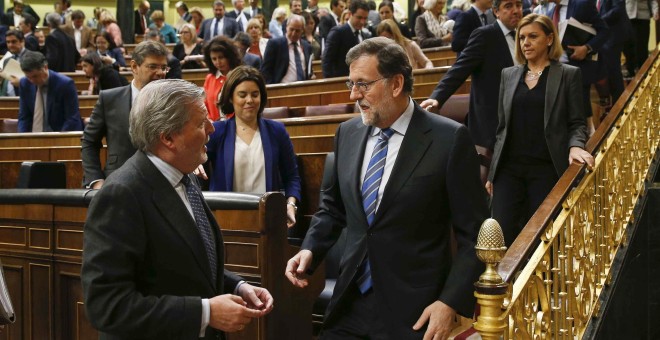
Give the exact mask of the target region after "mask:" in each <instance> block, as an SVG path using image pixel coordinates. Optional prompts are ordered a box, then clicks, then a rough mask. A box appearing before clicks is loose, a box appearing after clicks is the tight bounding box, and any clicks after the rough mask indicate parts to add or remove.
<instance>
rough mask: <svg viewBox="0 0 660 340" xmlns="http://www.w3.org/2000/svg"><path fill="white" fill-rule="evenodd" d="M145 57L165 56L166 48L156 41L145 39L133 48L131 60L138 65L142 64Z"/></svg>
mask: <svg viewBox="0 0 660 340" xmlns="http://www.w3.org/2000/svg"><path fill="white" fill-rule="evenodd" d="M147 57H167V48H165V45H163V44H161V43H159V42H158V41H153V40H145V41H143V42H141V43H139V44H137V46H135V49H134V50H133V60H135V62H136V63H137V64H138V65H142V63H143V62H144V59H146V58H147Z"/></svg>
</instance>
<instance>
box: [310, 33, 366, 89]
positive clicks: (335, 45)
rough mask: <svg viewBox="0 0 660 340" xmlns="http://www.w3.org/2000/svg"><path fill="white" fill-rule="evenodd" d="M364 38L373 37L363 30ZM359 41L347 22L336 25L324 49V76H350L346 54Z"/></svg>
mask: <svg viewBox="0 0 660 340" xmlns="http://www.w3.org/2000/svg"><path fill="white" fill-rule="evenodd" d="M362 34H363V39H368V38H371V34H369V33H366V32H364V31H362ZM358 42H359V40H358V38H357V37H356V36H355V34H354V33H353V31H352V30H351V26H349V25H348V23H345V24H343V25H340V26H335V27H333V28H332V29H331V30H330V33H328V38H327V39H326V40H325V49H324V50H323V58H322V59H323V60H322V65H321V66H322V67H323V78H332V77H342V76H348V73H349V70H348V65H346V54H347V53H348V50H350V49H351V48H352V47H353V46H355V45H357V44H358Z"/></svg>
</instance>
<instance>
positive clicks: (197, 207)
mask: <svg viewBox="0 0 660 340" xmlns="http://www.w3.org/2000/svg"><path fill="white" fill-rule="evenodd" d="M181 183H183V185H184V186H185V187H186V195H187V196H188V202H190V207H191V208H192V211H193V215H195V222H196V224H197V229H198V231H199V235H200V236H201V237H202V241H203V242H204V248H205V249H206V255H207V256H208V258H209V265H210V266H211V277H212V278H213V282H216V278H217V273H218V260H217V259H218V258H217V254H216V251H215V239H214V238H213V231H212V230H211V224H210V223H209V219H208V216H207V215H206V211H205V210H204V203H203V202H202V193H201V192H200V191H199V190H198V189H197V186H196V185H194V184H192V183H191V181H190V177H188V175H184V176H183V178H182V179H181Z"/></svg>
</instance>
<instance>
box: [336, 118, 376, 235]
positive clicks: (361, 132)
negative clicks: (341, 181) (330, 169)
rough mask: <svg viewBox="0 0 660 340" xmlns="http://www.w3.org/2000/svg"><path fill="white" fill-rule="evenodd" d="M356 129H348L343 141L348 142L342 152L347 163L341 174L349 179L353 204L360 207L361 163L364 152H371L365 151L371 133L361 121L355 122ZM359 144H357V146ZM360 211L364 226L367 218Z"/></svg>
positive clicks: (369, 128)
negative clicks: (344, 174)
mask: <svg viewBox="0 0 660 340" xmlns="http://www.w3.org/2000/svg"><path fill="white" fill-rule="evenodd" d="M355 125H356V128H355V129H350V130H349V131H347V132H348V133H347V136H346V138H345V139H344V140H347V141H350V142H349V144H350V145H347V147H346V148H344V149H345V150H342V152H346V153H347V157H346V159H347V162H348V164H347V165H346V166H343V167H342V168H341V171H342V172H346V173H347V177H346V178H350V181H351V183H350V187H351V188H353V190H352V191H351V194H352V195H353V199H354V200H355V202H358V203H359V204H360V206H362V188H360V174H361V172H362V163H363V160H364V154H365V152H369V153H370V152H371V150H365V148H366V144H367V137H368V136H369V133H370V131H371V127H369V126H366V125H364V124H362V122H361V121H359V122H355ZM358 143H359V144H358ZM355 145H362V147H360V148H356V147H353V146H355ZM360 211H362V216H363V218H364V220H363V221H364V224H365V225H366V224H367V216H366V215H365V214H364V210H363V209H360Z"/></svg>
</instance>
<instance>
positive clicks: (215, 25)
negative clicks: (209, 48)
mask: <svg viewBox="0 0 660 340" xmlns="http://www.w3.org/2000/svg"><path fill="white" fill-rule="evenodd" d="M213 14H214V15H215V17H213V18H211V19H206V20H204V21H203V22H202V28H201V29H200V30H199V37H200V38H202V39H204V41H206V42H208V41H211V39H213V38H214V37H216V36H218V35H224V36H225V37H227V38H230V39H232V38H234V36H235V35H236V33H238V24H237V23H236V20H233V19H226V18H225V4H224V2H222V1H220V0H215V1H214V2H213Z"/></svg>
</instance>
